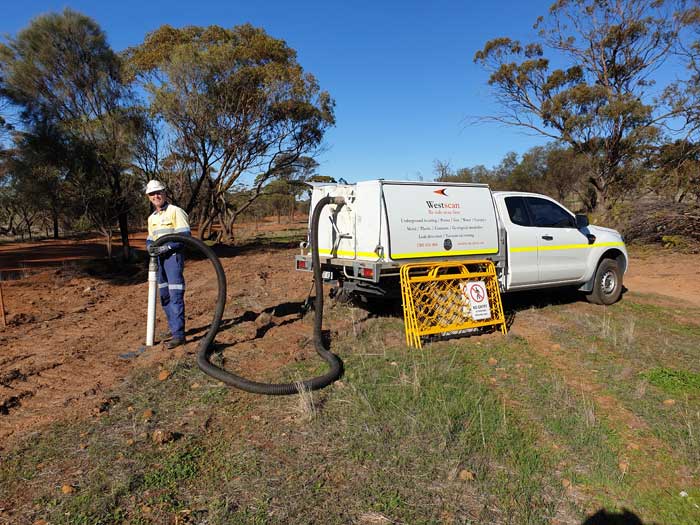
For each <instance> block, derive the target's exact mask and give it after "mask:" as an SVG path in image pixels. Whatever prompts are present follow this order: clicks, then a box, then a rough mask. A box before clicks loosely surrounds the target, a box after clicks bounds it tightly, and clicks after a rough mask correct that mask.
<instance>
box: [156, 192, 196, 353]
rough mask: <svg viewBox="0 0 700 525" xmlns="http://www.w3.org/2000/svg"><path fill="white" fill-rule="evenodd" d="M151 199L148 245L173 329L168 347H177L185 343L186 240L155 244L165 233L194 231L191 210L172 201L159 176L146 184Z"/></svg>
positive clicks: (166, 314)
mask: <svg viewBox="0 0 700 525" xmlns="http://www.w3.org/2000/svg"><path fill="white" fill-rule="evenodd" d="M146 195H148V200H149V201H151V204H153V206H154V207H155V211H154V212H153V213H152V214H151V215H150V216H149V217H148V238H147V239H146V247H147V249H148V253H149V254H150V255H151V256H155V257H157V259H158V291H159V292H160V304H161V305H162V306H163V310H164V311H165V316H166V317H167V319H168V327H169V329H170V336H171V339H170V341H168V342H167V344H166V347H167V348H169V349H172V348H175V347H177V346H180V345H182V344H184V343H185V278H184V275H183V270H184V268H185V258H184V255H183V253H182V247H183V244H182V243H180V242H168V243H165V244H163V245H161V246H157V247H152V246H151V245H152V244H153V243H154V242H155V241H156V240H158V239H159V238H160V237H162V236H163V235H167V234H170V233H177V234H180V235H190V224H189V222H188V218H187V213H185V211H184V210H183V209H181V208H178V207H177V206H175V205H174V204H170V203H168V198H167V196H166V194H165V186H164V185H163V183H162V182H160V181H157V180H150V181H148V184H147V185H146Z"/></svg>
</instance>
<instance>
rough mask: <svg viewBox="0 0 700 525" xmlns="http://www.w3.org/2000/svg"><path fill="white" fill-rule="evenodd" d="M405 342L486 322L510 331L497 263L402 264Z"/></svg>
mask: <svg viewBox="0 0 700 525" xmlns="http://www.w3.org/2000/svg"><path fill="white" fill-rule="evenodd" d="M401 295H402V298H403V314H404V324H405V327H406V343H407V344H408V346H411V347H414V348H422V344H421V337H424V336H428V335H437V334H441V335H458V334H460V333H470V332H472V331H473V330H474V329H477V328H481V327H485V326H499V325H500V328H501V332H502V333H503V334H505V333H506V322H505V317H504V315H503V305H502V303H501V294H500V291H499V288H498V280H497V278H496V268H495V266H494V264H493V262H491V261H486V260H484V261H464V262H444V263H430V264H425V263H423V264H421V263H415V264H406V265H404V266H402V267H401Z"/></svg>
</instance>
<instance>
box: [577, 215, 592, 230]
mask: <svg viewBox="0 0 700 525" xmlns="http://www.w3.org/2000/svg"><path fill="white" fill-rule="evenodd" d="M588 224H589V222H588V215H582V214H580V213H577V214H576V227H577V228H578V229H579V230H582V229H583V228H585V227H586V226H588Z"/></svg>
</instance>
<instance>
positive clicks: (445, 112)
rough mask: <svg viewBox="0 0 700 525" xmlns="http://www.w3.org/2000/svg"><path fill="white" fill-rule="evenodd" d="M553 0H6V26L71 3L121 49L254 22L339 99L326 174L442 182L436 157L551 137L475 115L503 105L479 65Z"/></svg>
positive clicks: (454, 157) (477, 157)
mask: <svg viewBox="0 0 700 525" xmlns="http://www.w3.org/2000/svg"><path fill="white" fill-rule="evenodd" d="M550 4H551V0H547V1H542V0H528V1H522V0H521V1H512V0H508V1H500V2H489V1H467V0H462V1H458V0H454V1H444V0H437V1H432V2H428V1H420V2H419V1H413V0H407V1H401V2H399V1H381V0H375V1H373V2H372V1H364V0H362V1H344V2H340V1H335V2H334V1H332V0H327V1H307V2H305V1H297V2H289V1H287V2H284V1H277V0H268V1H264V2H256V1H254V0H253V1H251V0H246V1H239V0H228V1H214V0H198V1H180V0H170V1H168V2H161V1H155V0H152V1H151V0H140V1H134V0H122V1H120V2H108V1H104V2H103V1H87V0H68V1H66V0H63V1H53V0H46V1H40V0H25V1H23V2H18V1H9V0H5V1H4V2H3V5H2V16H0V34H2V35H8V34H10V35H14V34H16V33H17V31H18V30H20V29H21V28H23V27H24V26H26V25H27V24H28V23H29V21H30V20H31V19H32V18H33V17H35V16H37V15H39V14H42V13H46V12H49V11H60V10H62V9H63V8H64V7H71V8H73V9H75V10H77V11H80V12H82V13H84V14H86V15H88V16H90V17H92V18H94V19H95V20H96V21H97V22H98V23H99V24H100V25H101V26H102V28H103V29H104V30H105V31H106V33H107V35H108V36H109V39H110V43H111V45H112V46H113V48H114V49H115V50H117V51H119V50H122V49H124V48H126V47H128V46H132V45H136V44H139V43H140V42H141V41H142V40H143V37H144V36H145V34H146V33H148V32H149V31H152V30H154V29H156V28H157V27H159V26H160V25H162V24H166V23H167V24H170V25H173V26H176V27H179V26H184V25H209V24H218V25H221V26H225V27H231V26H234V25H237V24H241V23H245V22H250V23H252V24H253V25H256V26H260V27H263V28H264V29H265V30H266V31H267V32H268V33H270V34H271V35H272V36H274V37H276V38H281V39H284V40H285V41H286V42H287V43H288V44H289V45H290V46H291V47H292V48H294V49H296V51H297V53H298V60H299V62H300V64H301V65H302V66H303V67H304V69H305V70H306V71H308V72H311V73H313V74H314V75H315V76H316V77H317V78H318V80H319V83H320V85H321V88H322V89H324V90H327V91H329V92H330V94H331V96H332V97H333V98H334V99H335V101H336V120H337V124H336V126H335V128H333V129H331V130H330V131H329V132H328V133H327V134H326V137H325V152H324V153H322V154H321V156H320V157H319V159H318V160H319V161H320V163H321V166H320V169H319V172H320V173H321V174H323V175H330V176H332V177H335V178H340V177H343V178H345V179H346V180H348V181H358V180H366V179H374V178H380V177H381V178H386V179H413V180H416V179H418V178H419V177H422V178H423V179H424V180H432V179H433V177H434V173H433V164H434V161H435V160H436V159H439V160H442V161H448V162H450V163H451V165H452V166H453V167H455V168H460V167H466V166H474V165H477V164H484V165H486V166H488V167H491V166H493V165H495V164H497V163H498V162H500V160H501V159H502V158H503V156H504V155H505V154H506V153H507V152H509V151H516V152H518V153H523V152H524V151H526V150H527V149H529V148H530V147H532V146H535V145H538V144H543V143H544V142H545V141H544V139H542V138H541V137H535V136H529V135H526V134H524V133H523V132H522V131H518V130H516V129H513V128H507V127H503V126H498V125H496V124H479V125H474V124H471V123H470V122H469V119H470V117H472V116H480V115H486V114H489V113H495V112H497V109H498V108H497V106H496V105H495V104H494V102H493V98H492V97H491V92H490V91H489V87H488V85H487V83H486V81H487V75H486V73H485V72H483V71H482V70H481V69H480V68H479V67H478V66H477V65H475V64H474V63H473V62H472V57H473V56H474V53H475V52H476V51H477V50H479V49H480V48H481V47H482V46H483V44H484V43H485V42H486V41H487V40H489V39H491V38H495V37H498V36H505V35H507V36H510V37H514V38H520V39H523V40H528V39H529V37H531V36H532V34H533V30H532V24H533V23H534V21H535V19H536V18H537V16H539V15H541V14H545V13H546V11H547V8H548V7H549V5H550Z"/></svg>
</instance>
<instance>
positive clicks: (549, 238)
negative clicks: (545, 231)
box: [542, 235, 554, 241]
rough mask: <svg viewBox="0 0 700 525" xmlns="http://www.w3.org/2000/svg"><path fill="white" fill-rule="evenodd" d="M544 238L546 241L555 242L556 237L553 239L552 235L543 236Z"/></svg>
mask: <svg viewBox="0 0 700 525" xmlns="http://www.w3.org/2000/svg"><path fill="white" fill-rule="evenodd" d="M542 238H543V239H544V240H545V241H553V240H554V237H552V236H551V235H543V236H542Z"/></svg>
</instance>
